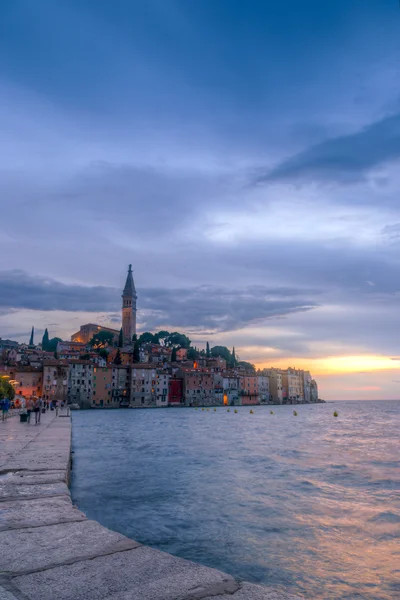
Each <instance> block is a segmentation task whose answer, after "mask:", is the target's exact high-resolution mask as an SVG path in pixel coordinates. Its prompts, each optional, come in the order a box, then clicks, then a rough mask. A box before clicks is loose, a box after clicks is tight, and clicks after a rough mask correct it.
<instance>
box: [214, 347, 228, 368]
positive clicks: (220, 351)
mask: <svg viewBox="0 0 400 600" xmlns="http://www.w3.org/2000/svg"><path fill="white" fill-rule="evenodd" d="M211 356H220V357H221V358H224V359H225V360H226V362H227V364H228V365H229V364H231V362H232V356H231V353H230V352H229V350H228V348H226V346H214V347H213V348H211Z"/></svg>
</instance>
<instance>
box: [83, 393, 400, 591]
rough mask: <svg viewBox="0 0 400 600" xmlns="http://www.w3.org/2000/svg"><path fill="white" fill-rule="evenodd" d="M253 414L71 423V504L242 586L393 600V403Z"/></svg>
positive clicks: (396, 455)
mask: <svg viewBox="0 0 400 600" xmlns="http://www.w3.org/2000/svg"><path fill="white" fill-rule="evenodd" d="M271 409H272V410H273V411H274V413H275V414H273V415H271V414H270V410H271ZM335 409H336V410H337V411H338V412H339V417H338V418H334V417H333V411H334V410H335ZM249 410H250V409H249V408H248V407H242V408H239V409H238V413H237V414H235V413H234V412H233V409H232V408H231V411H230V412H229V413H228V412H227V410H226V408H218V409H217V411H216V412H214V410H213V409H210V411H208V412H207V411H204V412H203V411H201V410H200V409H199V410H195V409H172V408H171V409H158V410H157V409H154V410H114V411H113V410H108V411H82V412H76V413H74V415H73V449H74V451H75V454H74V465H73V477H72V495H73V499H74V502H75V503H76V504H77V505H78V506H79V508H80V509H82V510H83V511H84V512H85V513H86V514H87V515H88V517H90V518H92V519H96V520H98V521H100V522H101V523H102V524H103V525H106V526H107V527H109V528H111V529H114V530H117V531H120V532H121V533H124V534H125V535H127V536H130V537H132V538H135V539H136V540H138V541H140V542H143V543H144V544H149V545H151V546H154V547H156V548H159V549H161V550H166V551H168V552H171V553H172V554H176V555H179V556H182V557H184V558H188V559H191V560H194V561H197V562H200V563H203V564H205V565H208V566H212V567H216V568H219V569H221V570H223V571H225V572H229V573H231V574H232V575H234V576H235V577H238V578H241V579H245V580H248V581H252V582H260V583H264V584H267V585H273V586H278V587H279V586H284V587H286V588H288V589H291V590H292V591H294V592H300V593H303V594H304V595H305V596H306V597H308V598H354V599H358V598H366V599H368V600H369V599H372V598H374V599H376V598H379V599H389V598H390V599H393V598H400V438H399V432H400V402H348V403H343V402H337V403H334V404H325V405H317V406H299V407H296V410H297V412H298V416H297V417H295V416H294V415H293V407H289V406H281V407H279V406H274V407H268V408H267V407H254V408H253V410H254V414H253V415H251V414H250V412H249Z"/></svg>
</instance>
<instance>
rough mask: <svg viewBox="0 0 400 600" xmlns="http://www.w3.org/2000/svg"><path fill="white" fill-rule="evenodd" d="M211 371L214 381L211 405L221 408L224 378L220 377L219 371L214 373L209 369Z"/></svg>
mask: <svg viewBox="0 0 400 600" xmlns="http://www.w3.org/2000/svg"><path fill="white" fill-rule="evenodd" d="M211 371H212V372H213V379H214V401H213V404H214V405H215V406H223V404H224V378H223V376H222V373H220V372H219V371H217V372H214V370H213V369H211Z"/></svg>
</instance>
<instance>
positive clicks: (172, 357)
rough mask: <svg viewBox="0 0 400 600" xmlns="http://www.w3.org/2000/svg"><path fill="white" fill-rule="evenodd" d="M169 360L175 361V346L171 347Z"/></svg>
mask: <svg viewBox="0 0 400 600" xmlns="http://www.w3.org/2000/svg"><path fill="white" fill-rule="evenodd" d="M171 362H176V348H175V346H174V347H173V348H172V354H171Z"/></svg>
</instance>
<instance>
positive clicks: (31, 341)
mask: <svg viewBox="0 0 400 600" xmlns="http://www.w3.org/2000/svg"><path fill="white" fill-rule="evenodd" d="M34 335H35V328H34V327H32V331H31V337H30V340H29V345H30V346H34V343H33V337H34Z"/></svg>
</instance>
